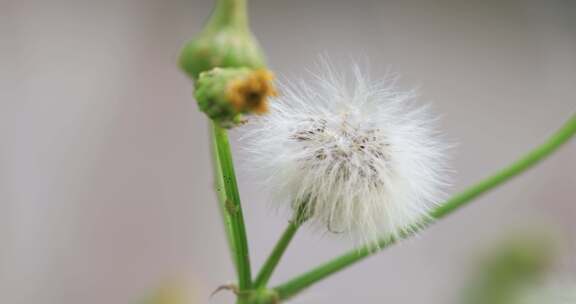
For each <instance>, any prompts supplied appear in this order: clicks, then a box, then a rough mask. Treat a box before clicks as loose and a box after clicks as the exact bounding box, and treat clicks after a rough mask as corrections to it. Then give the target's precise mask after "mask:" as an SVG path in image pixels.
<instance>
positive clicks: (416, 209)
mask: <svg viewBox="0 0 576 304" xmlns="http://www.w3.org/2000/svg"><path fill="white" fill-rule="evenodd" d="M310 75H311V77H310V78H311V79H310V80H301V81H298V82H286V81H285V82H283V83H281V84H280V92H281V94H280V96H279V97H278V98H276V99H275V100H274V101H273V102H272V103H271V104H270V113H269V114H268V115H265V116H261V117H258V118H257V119H255V120H254V121H252V122H251V123H250V124H251V127H249V130H248V131H247V133H246V135H245V136H244V137H243V141H244V142H245V150H246V152H247V153H246V156H247V157H246V158H247V159H246V161H247V162H248V164H249V165H248V166H249V167H250V168H253V169H254V170H255V171H256V173H258V175H257V176H259V177H260V178H261V181H262V184H263V185H265V186H266V187H268V188H269V190H270V192H271V193H272V194H273V195H272V200H273V201H275V202H277V203H278V204H280V205H281V206H291V207H292V208H296V207H299V206H300V205H301V204H303V203H305V206H304V207H305V208H304V210H305V212H306V213H307V216H308V217H309V220H308V223H310V224H311V225H312V226H314V227H316V228H319V229H324V230H326V231H329V232H337V233H343V234H344V235H348V236H351V237H352V238H353V239H354V240H356V241H357V242H361V243H373V244H375V242H376V241H377V240H378V239H379V238H382V237H388V236H393V237H397V236H398V235H399V234H400V233H401V231H403V230H406V229H410V228H411V227H414V225H416V224H418V223H419V222H420V221H421V220H423V219H425V218H426V214H427V213H428V212H429V211H430V209H431V208H433V207H434V206H435V205H436V204H437V202H438V201H439V200H440V199H441V198H442V196H443V195H442V194H443V191H442V189H443V188H444V186H445V185H446V178H445V176H446V171H447V170H446V166H445V164H446V150H447V146H448V145H447V144H445V143H444V141H443V140H442V137H441V135H440V134H439V133H438V132H437V131H436V127H435V125H436V121H437V120H436V118H435V117H433V116H431V115H430V111H429V107H427V106H416V104H415V97H416V94H415V92H414V91H407V92H404V91H400V90H398V89H396V80H397V79H396V78H395V77H386V78H385V79H382V80H379V81H373V80H370V79H369V78H368V77H367V76H366V75H365V74H364V73H363V71H362V70H361V69H360V68H359V67H358V66H353V67H352V69H351V71H349V72H336V71H335V70H334V68H333V67H332V66H331V65H330V64H329V63H327V61H323V62H322V63H321V64H320V65H319V72H317V73H314V72H311V73H310Z"/></svg>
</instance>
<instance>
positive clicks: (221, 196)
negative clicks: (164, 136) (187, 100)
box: [210, 122, 236, 266]
mask: <svg viewBox="0 0 576 304" xmlns="http://www.w3.org/2000/svg"><path fill="white" fill-rule="evenodd" d="M212 124H213V123H212V122H210V127H211V128H212ZM211 131H212V132H211V133H210V135H211V137H212V147H211V148H212V149H211V152H212V155H213V157H212V162H213V163H212V165H213V167H214V179H215V182H216V183H215V185H216V194H217V196H218V202H219V206H220V213H221V215H222V219H223V222H224V230H225V232H226V239H227V241H228V247H229V248H230V253H231V254H232V262H233V263H234V265H235V266H236V258H235V256H234V252H236V245H235V242H234V232H233V231H234V228H233V225H232V218H231V216H230V213H228V211H227V204H226V190H225V187H226V186H225V183H224V175H223V174H222V165H221V162H220V157H218V143H217V141H216V136H215V134H214V129H211Z"/></svg>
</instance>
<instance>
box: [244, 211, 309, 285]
mask: <svg viewBox="0 0 576 304" xmlns="http://www.w3.org/2000/svg"><path fill="white" fill-rule="evenodd" d="M300 226H301V223H300V222H298V221H295V220H292V221H290V222H289V223H288V227H286V230H284V233H282V236H281V237H280V239H279V240H278V243H276V246H274V249H273V250H272V253H270V256H269V257H268V259H267V260H266V262H265V263H264V265H263V266H262V269H261V270H260V272H259V273H258V276H256V279H255V280H254V288H255V289H258V288H263V287H266V284H268V280H270V277H271V276H272V273H273V272H274V270H275V269H276V266H278V263H279V262H280V259H281V258H282V255H284V252H285V251H286V248H287V247H288V245H289V244H290V241H292V238H294V235H295V234H296V232H297V231H298V228H300Z"/></svg>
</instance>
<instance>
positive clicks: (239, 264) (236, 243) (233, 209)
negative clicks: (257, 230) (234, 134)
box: [212, 122, 252, 291]
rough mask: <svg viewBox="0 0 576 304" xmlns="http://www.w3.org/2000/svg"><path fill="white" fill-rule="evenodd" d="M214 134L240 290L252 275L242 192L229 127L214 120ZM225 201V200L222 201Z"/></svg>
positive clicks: (219, 175)
mask: <svg viewBox="0 0 576 304" xmlns="http://www.w3.org/2000/svg"><path fill="white" fill-rule="evenodd" d="M212 127H213V129H212V130H213V136H214V146H215V149H214V152H215V155H214V158H215V160H216V161H215V163H216V165H217V167H218V168H217V169H218V170H216V171H217V172H216V174H217V180H218V181H219V184H220V185H223V189H219V191H222V190H223V191H224V192H223V193H221V192H220V194H219V198H220V200H221V205H222V204H223V205H224V206H223V207H224V210H225V213H226V216H225V223H226V231H227V233H229V235H231V236H229V239H230V238H231V239H232V242H231V245H232V246H231V249H232V251H233V255H234V261H235V265H236V273H237V275H238V288H239V289H240V291H244V290H248V289H250V287H251V285H252V283H251V280H252V275H251V273H250V257H249V253H248V239H247V237H246V228H245V226H244V217H243V215H242V206H241V204H240V194H239V193H238V186H237V183H236V175H235V173H234V163H233V161H232V153H231V152H230V143H229V142H228V135H227V133H226V130H225V129H223V128H221V127H219V126H218V125H217V124H216V123H214V122H213V123H212ZM222 200H223V201H222Z"/></svg>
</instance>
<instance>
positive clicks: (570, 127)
mask: <svg viewBox="0 0 576 304" xmlns="http://www.w3.org/2000/svg"><path fill="white" fill-rule="evenodd" d="M575 133H576V115H573V116H572V117H571V118H570V119H569V120H568V122H566V123H565V124H564V125H563V126H562V127H561V128H560V129H559V130H558V131H557V132H556V133H554V134H553V135H552V136H551V137H550V138H549V139H548V140H547V141H546V142H544V143H543V144H542V145H540V146H539V147H537V148H535V149H534V150H532V151H531V152H529V153H528V154H526V155H525V156H524V157H522V158H520V159H519V160H517V161H516V162H514V163H512V164H511V165H509V166H508V167H505V168H504V169H502V170H500V171H498V172H497V173H496V174H494V175H492V176H490V177H488V178H486V179H484V180H482V181H480V182H479V183H477V184H475V185H473V186H472V187H470V188H468V189H466V190H464V191H463V192H461V193H460V194H457V195H455V196H454V197H452V198H451V199H449V200H448V201H446V202H445V203H444V204H442V205H441V206H439V207H438V208H436V209H435V210H433V211H432V212H431V213H430V215H431V217H432V218H433V219H440V218H443V217H444V216H446V215H448V214H450V213H452V212H453V211H455V210H457V209H458V208H460V207H462V206H464V205H466V204H467V203H469V202H470V201H472V200H473V199H475V198H477V197H478V196H480V195H482V194H483V193H485V192H487V191H489V190H491V189H494V188H495V187H497V186H499V185H501V184H503V183H504V182H506V181H508V180H510V179H511V178H513V177H514V176H517V175H518V174H520V173H522V172H524V171H526V170H527V169H529V168H530V167H532V166H534V165H535V164H536V163H538V162H539V161H541V160H542V159H544V158H546V157H547V156H549V155H550V154H551V153H552V152H554V151H556V150H557V149H558V148H559V147H560V146H561V145H562V144H564V143H566V142H567V141H568V140H569V139H570V138H571V137H572V136H573V135H574V134H575ZM428 224H429V222H426V223H424V224H423V225H422V224H421V225H416V226H414V227H412V229H409V230H407V231H409V232H405V233H403V235H402V238H405V237H408V236H410V235H412V234H414V233H415V232H416V231H418V230H421V229H423V228H424V227H425V226H427V225H428ZM396 241H397V240H396V239H394V238H386V239H383V240H381V241H380V242H379V247H378V248H379V249H384V248H386V247H388V246H390V245H392V244H394V243H395V242H396ZM376 252H377V250H374V249H373V246H364V247H360V248H358V249H354V250H351V251H349V252H348V253H346V254H343V255H341V256H339V257H337V258H335V259H333V260H331V261H329V262H327V263H325V264H322V265H320V266H318V267H317V268H314V269H312V270H311V271H308V272H306V273H304V274H302V275H300V276H298V277H296V278H294V279H292V280H290V281H288V282H286V283H284V284H282V285H279V286H277V287H276V288H274V290H276V292H277V293H278V296H279V297H280V299H287V298H290V297H292V296H294V295H296V294H297V293H299V292H300V291H302V290H304V289H305V288H307V287H309V286H310V285H312V284H314V283H316V282H318V281H320V280H322V279H324V278H326V277H328V276H329V275H331V274H334V273H336V272H338V271H340V270H342V269H344V268H346V267H348V266H350V265H352V264H354V263H356V262H359V261H361V260H362V259H364V258H366V257H368V256H370V255H372V254H374V253H376Z"/></svg>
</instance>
